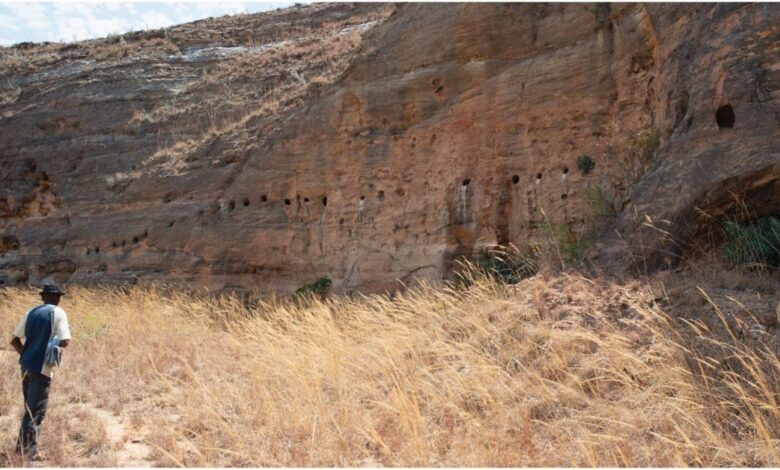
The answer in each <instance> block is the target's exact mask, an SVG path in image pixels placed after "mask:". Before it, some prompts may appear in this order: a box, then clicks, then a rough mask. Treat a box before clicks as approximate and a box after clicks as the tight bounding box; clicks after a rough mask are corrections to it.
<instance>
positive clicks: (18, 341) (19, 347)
mask: <svg viewBox="0 0 780 470" xmlns="http://www.w3.org/2000/svg"><path fill="white" fill-rule="evenodd" d="M11 346H13V347H14V349H16V352H18V353H19V354H22V340H21V339H19V337H18V336H14V339H12V340H11Z"/></svg>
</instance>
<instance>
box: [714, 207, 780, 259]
mask: <svg viewBox="0 0 780 470" xmlns="http://www.w3.org/2000/svg"><path fill="white" fill-rule="evenodd" d="M723 228H724V230H725V232H726V238H727V239H726V242H725V243H723V245H721V247H720V252H721V254H722V255H723V257H724V258H725V259H726V260H727V261H728V262H729V263H731V264H733V265H736V266H743V267H748V268H756V267H758V268H765V267H770V266H771V267H775V268H777V267H780V219H778V218H777V217H764V218H761V219H758V220H757V221H755V222H754V223H752V224H740V223H738V222H734V221H726V222H725V223H724V224H723Z"/></svg>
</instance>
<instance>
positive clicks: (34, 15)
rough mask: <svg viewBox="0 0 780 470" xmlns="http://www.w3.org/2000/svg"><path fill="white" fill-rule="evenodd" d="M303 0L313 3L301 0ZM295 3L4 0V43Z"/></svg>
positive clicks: (0, 15)
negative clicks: (45, 0)
mask: <svg viewBox="0 0 780 470" xmlns="http://www.w3.org/2000/svg"><path fill="white" fill-rule="evenodd" d="M298 1H299V2H300V3H308V2H306V1H302V0H298ZM293 4H294V2H202V1H201V2H196V3H190V2H159V1H158V2H149V1H147V2H103V3H96V2H89V3H81V2H56V3H43V2H39V3H17V2H3V1H0V46H10V45H12V44H16V43H19V42H25V41H30V42H42V41H53V42H71V41H81V40H84V39H92V38H99V37H105V36H108V35H109V34H122V33H126V32H128V31H137V30H142V29H155V28H162V27H166V26H171V25H175V24H181V23H186V22H189V21H195V20H199V19H202V18H207V17H209V16H213V17H218V16H222V15H233V14H236V13H256V12H260V11H267V10H274V9H276V8H285V7H288V6H292V5H293Z"/></svg>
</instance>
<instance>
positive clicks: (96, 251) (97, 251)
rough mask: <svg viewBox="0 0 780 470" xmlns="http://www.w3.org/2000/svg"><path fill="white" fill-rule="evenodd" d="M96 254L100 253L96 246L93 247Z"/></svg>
mask: <svg viewBox="0 0 780 470" xmlns="http://www.w3.org/2000/svg"><path fill="white" fill-rule="evenodd" d="M98 253H100V247H99V246H96V247H95V254H98Z"/></svg>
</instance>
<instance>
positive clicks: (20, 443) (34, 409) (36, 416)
mask: <svg viewBox="0 0 780 470" xmlns="http://www.w3.org/2000/svg"><path fill="white" fill-rule="evenodd" d="M49 385H51V379H50V378H49V377H46V376H45V375H43V374H36V373H35V372H30V371H26V370H22V393H23V394H24V417H23V418H22V428H21V429H20V430H19V439H18V440H17V441H16V452H18V453H20V454H23V455H24V456H26V457H29V458H33V457H35V454H36V453H37V452H38V434H39V433H40V428H41V423H42V422H43V417H44V415H45V414H46V405H48V404H49Z"/></svg>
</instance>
